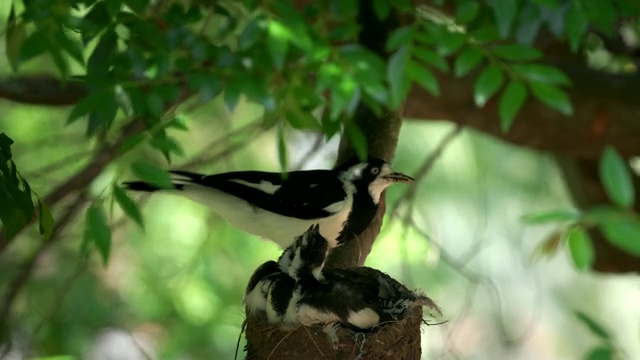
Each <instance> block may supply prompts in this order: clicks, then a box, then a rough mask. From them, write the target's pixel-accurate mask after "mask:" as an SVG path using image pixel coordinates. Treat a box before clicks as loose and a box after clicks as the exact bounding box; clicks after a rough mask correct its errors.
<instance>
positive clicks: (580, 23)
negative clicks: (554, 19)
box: [565, 2, 589, 52]
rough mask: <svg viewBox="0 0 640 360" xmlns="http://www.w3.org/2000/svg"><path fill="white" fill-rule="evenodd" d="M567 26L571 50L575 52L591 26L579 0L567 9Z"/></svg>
mask: <svg viewBox="0 0 640 360" xmlns="http://www.w3.org/2000/svg"><path fill="white" fill-rule="evenodd" d="M565 27H566V33H567V38H568V39H569V44H570V45H571V51H573V52H575V51H577V50H578V48H579V47H580V43H581V42H582V38H583V36H584V34H585V33H586V32H587V28H588V27H589V18H588V17H587V14H585V13H584V11H583V10H582V7H581V6H580V5H579V3H577V2H573V3H572V4H571V7H570V8H569V10H568V11H567V15H566V18H565Z"/></svg>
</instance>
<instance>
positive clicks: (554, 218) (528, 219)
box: [521, 210, 581, 224]
mask: <svg viewBox="0 0 640 360" xmlns="http://www.w3.org/2000/svg"><path fill="white" fill-rule="evenodd" d="M580 218H581V215H580V213H577V212H575V211H570V210H551V211H545V212H540V213H533V214H527V215H524V216H522V218H521V220H522V221H524V222H525V223H527V224H544V223H549V222H561V221H562V222H564V221H572V222H573V221H579V220H580Z"/></svg>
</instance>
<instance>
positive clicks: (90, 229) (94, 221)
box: [84, 204, 111, 265]
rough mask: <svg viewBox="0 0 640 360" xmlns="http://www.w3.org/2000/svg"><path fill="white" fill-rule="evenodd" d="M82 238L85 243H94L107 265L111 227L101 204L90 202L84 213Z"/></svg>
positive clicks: (109, 252)
mask: <svg viewBox="0 0 640 360" xmlns="http://www.w3.org/2000/svg"><path fill="white" fill-rule="evenodd" d="M84 239H85V243H86V244H94V245H95V246H96V248H97V249H98V252H99V253H100V256H101V257H102V262H103V264H104V265H107V262H108V261H109V255H110V254H111V228H110V227H109V224H108V223H107V219H106V217H105V215H104V211H103V210H102V207H101V206H98V205H96V204H92V205H91V206H90V207H89V209H87V213H86V215H85V230H84Z"/></svg>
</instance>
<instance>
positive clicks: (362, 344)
mask: <svg viewBox="0 0 640 360" xmlns="http://www.w3.org/2000/svg"><path fill="white" fill-rule="evenodd" d="M359 337H362V341H361V342H360V349H358V355H357V356H356V358H355V359H354V360H361V359H362V356H363V355H364V342H365V341H366V340H367V337H366V336H365V334H364V333H361V332H359V333H356V338H355V341H354V343H355V344H356V345H358V338H359Z"/></svg>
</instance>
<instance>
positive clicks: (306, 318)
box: [297, 305, 340, 325]
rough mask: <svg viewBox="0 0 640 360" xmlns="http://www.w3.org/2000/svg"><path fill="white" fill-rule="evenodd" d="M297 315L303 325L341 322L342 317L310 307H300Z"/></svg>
mask: <svg viewBox="0 0 640 360" xmlns="http://www.w3.org/2000/svg"><path fill="white" fill-rule="evenodd" d="M297 313H298V321H299V322H300V323H301V324H302V325H313V324H327V323H330V322H334V321H339V320H340V317H338V315H337V314H335V313H333V312H324V311H320V310H318V309H317V308H314V307H312V306H309V305H300V307H298V311H297Z"/></svg>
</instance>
